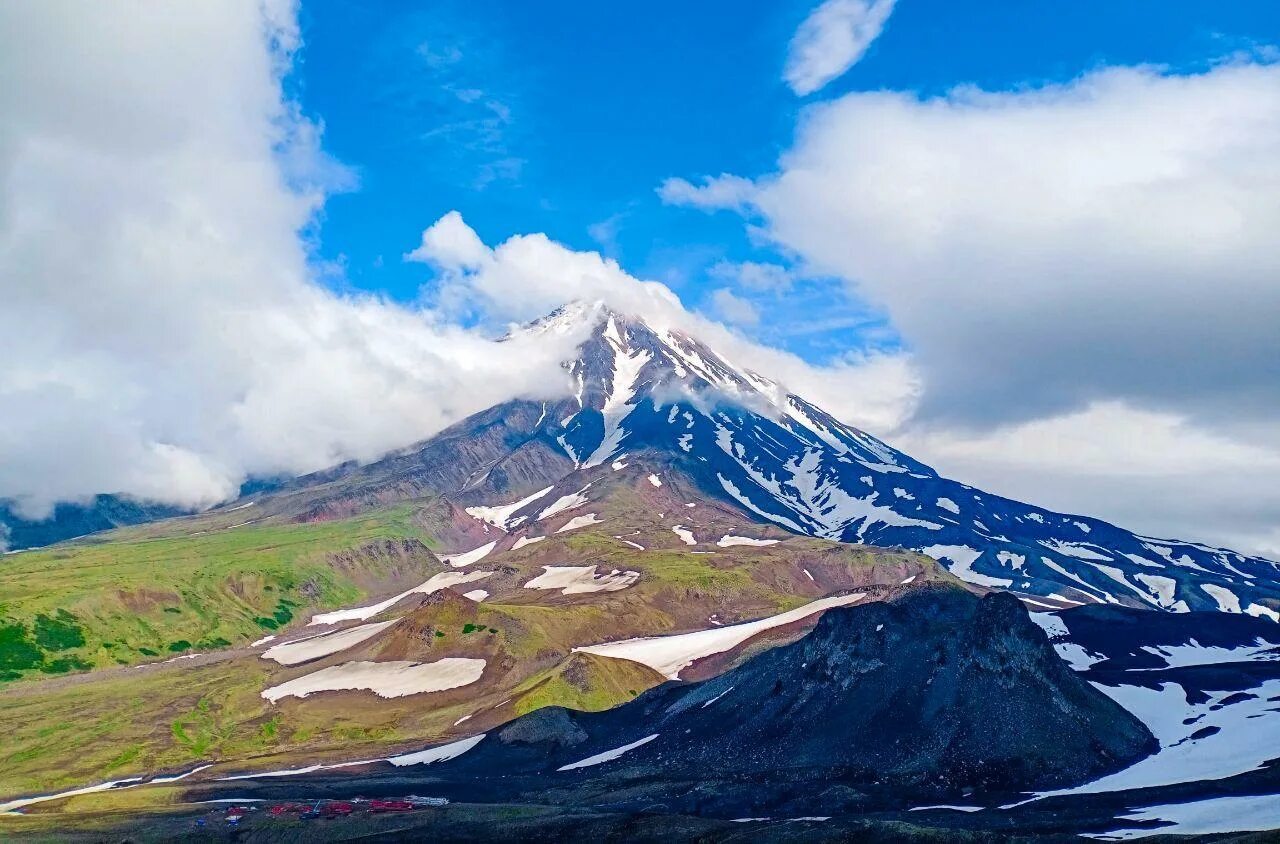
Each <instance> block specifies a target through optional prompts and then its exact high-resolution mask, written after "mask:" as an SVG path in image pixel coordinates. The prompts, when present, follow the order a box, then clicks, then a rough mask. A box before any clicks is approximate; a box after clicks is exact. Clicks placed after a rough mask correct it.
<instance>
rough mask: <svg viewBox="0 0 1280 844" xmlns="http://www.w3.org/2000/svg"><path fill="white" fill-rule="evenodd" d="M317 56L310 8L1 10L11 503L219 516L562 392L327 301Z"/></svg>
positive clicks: (4, 348) (534, 364)
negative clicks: (315, 230)
mask: <svg viewBox="0 0 1280 844" xmlns="http://www.w3.org/2000/svg"><path fill="white" fill-rule="evenodd" d="M103 33H110V37H105V36H104V35H103ZM297 46H298V32H297V26H296V20H295V9H294V7H293V5H292V4H290V3H270V4H265V5H259V4H257V3H217V2H204V3H182V4H170V5H165V6H160V7H156V8H154V9H151V10H149V11H148V13H147V14H145V15H123V16H122V15H121V14H120V11H119V10H118V9H114V8H111V7H107V6H102V5H84V4H78V3H70V2H65V3H57V2H49V3H39V4H6V5H4V6H2V7H0V77H2V78H4V79H5V80H6V84H5V85H4V86H0V113H3V114H4V115H5V119H4V120H3V121H0V267H2V268H3V269H2V270H0V407H3V408H4V410H3V412H2V413H0V498H3V497H11V496H12V497H18V498H19V499H20V503H21V504H22V505H23V506H24V508H25V510H26V512H28V513H32V514H35V513H38V512H40V511H41V510H42V509H43V508H45V507H47V506H48V505H49V504H51V503H52V502H53V501H55V500H59V499H69V498H76V497H80V496H85V495H88V494H92V493H97V492H110V491H122V492H128V493H132V494H135V495H139V496H144V497H152V498H156V499H161V500H165V501H170V502H176V503H181V504H187V505H202V504H209V503H212V502H214V501H217V500H218V499H220V498H223V497H226V496H227V495H229V494H231V493H233V492H234V490H235V489H236V485H237V484H238V483H239V481H240V480H241V479H242V478H243V477H244V476H245V474H246V473H250V472H259V473H266V472H276V471H286V472H301V471H307V470H311V469H318V468H321V467H324V466H327V465H330V464H332V463H333V462H335V461H337V460H342V459H347V458H356V459H369V458H372V457H375V456H377V455H378V454H381V453H382V452H384V451H386V450H388V449H391V448H395V447H398V446H401V445H404V444H406V443H408V442H411V441H413V440H415V439H418V438H420V437H423V436H426V435H428V434H430V433H432V432H434V431H435V430H438V429H439V428H441V427H443V426H444V425H446V424H448V423H450V422H452V421H454V420H456V419H458V418H460V417H461V416H463V415H465V414H468V413H471V412H474V411H476V410H479V409H481V408H483V407H485V406H488V405H490V404H492V403H494V402H495V401H499V400H501V399H503V398H506V397H509V396H510V395H512V394H514V393H516V392H519V391H520V390H521V389H528V388H527V387H522V386H521V385H538V386H540V387H541V388H543V389H548V390H553V389H555V386H556V385H557V384H559V383H560V382H559V369H558V366H557V362H558V361H557V359H558V357H559V355H558V354H557V353H556V351H555V350H547V351H546V352H545V353H540V352H538V351H537V350H533V349H528V348H509V349H508V348H506V345H507V344H502V346H501V347H499V346H497V345H496V344H493V343H491V342H488V341H487V340H485V339H484V338H482V337H480V336H478V335H475V334H473V333H469V332H466V331H463V330H461V329H458V328H456V327H452V326H450V325H447V324H444V323H443V322H441V321H440V319H439V318H438V317H437V316H436V315H434V314H432V313H430V312H421V311H410V310H407V309H404V308H401V307H398V306H395V305H392V304H389V303H387V302H384V301H381V300H379V299H376V298H371V297H366V298H358V297H343V296H336V295H334V294H332V293H330V292H328V291H327V290H325V289H324V288H322V287H321V286H319V285H317V284H316V283H314V282H313V280H312V278H311V269H310V268H309V266H308V254H307V252H306V250H305V246H304V244H305V239H304V237H303V236H302V234H301V233H303V232H304V231H305V230H306V228H307V226H308V225H309V224H310V222H311V220H312V217H313V215H314V213H315V212H316V210H317V209H318V208H319V207H320V204H321V202H322V201H323V198H324V195H325V191H326V189H327V188H331V187H332V186H333V185H334V180H335V177H341V176H342V170H341V168H339V167H337V166H336V165H335V164H333V162H331V161H328V160H327V159H325V157H324V156H323V154H322V153H321V152H320V150H319V147H318V144H317V140H318V136H319V128H318V127H317V126H315V125H313V124H311V123H308V122H307V121H305V120H304V119H302V118H301V117H300V116H299V114H298V111H297V107H296V106H295V105H294V104H293V103H291V102H289V101H288V100H287V99H286V98H285V97H284V95H283V93H282V87H281V74H282V73H284V72H286V71H287V69H288V67H289V64H290V51H291V50H292V49H294V48H296V47H297ZM467 231H469V230H467ZM446 234H447V233H446ZM454 234H457V232H454ZM442 237H443V234H442ZM452 245H453V253H452V256H453V259H454V260H455V261H457V262H465V261H466V260H468V257H469V256H468V254H467V252H466V247H467V244H466V243H465V242H464V241H461V240H457V241H454V242H453V244H452ZM471 246H472V247H474V246H475V244H474V243H473V244H471ZM472 257H473V256H472Z"/></svg>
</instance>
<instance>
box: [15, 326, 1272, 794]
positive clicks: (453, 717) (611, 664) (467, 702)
mask: <svg viewBox="0 0 1280 844" xmlns="http://www.w3.org/2000/svg"><path fill="white" fill-rule="evenodd" d="M523 330H526V331H530V332H535V333H536V332H552V333H556V332H569V331H573V332H579V333H580V336H582V337H583V338H584V340H583V342H582V344H581V346H580V347H579V352H578V355H577V357H576V358H575V359H573V360H571V361H568V362H567V363H566V371H567V374H568V378H569V380H570V382H571V383H570V389H569V392H568V394H567V395H566V396H565V397H564V398H562V399H558V400H547V401H542V400H537V401H533V400H516V401H512V402H508V403H505V404H502V405H499V406H497V407H494V408H491V409H489V410H486V411H484V412H482V413H479V414H476V415H475V416H472V417H470V418H468V419H466V420H463V421H461V422H459V423H458V424H456V425H454V426H453V427H452V428H450V429H447V430H446V431H443V432H441V433H440V434H438V435H436V436H434V437H432V438H430V439H429V440H426V441H424V442H421V443H418V444H416V445H414V446H410V447H407V448H405V449H402V450H400V451H398V452H396V453H394V454H390V455H388V456H387V457H385V458H383V459H382V460H379V461H376V462H374V463H371V464H369V465H364V466H357V465H343V466H338V467H335V468H333V469H331V470H327V471H325V472H321V473H317V474H314V475H310V476H306V477H302V478H298V479H296V480H294V481H291V482H288V483H285V484H282V485H281V486H280V487H278V488H275V489H273V490H271V491H269V492H261V493H259V494H255V495H254V496H252V497H247V498H246V499H244V500H241V501H237V502H232V503H229V504H227V505H225V506H223V507H220V508H217V509H215V510H212V511H210V512H207V513H204V514H200V515H198V516H192V517H186V518H179V519H172V520H168V521H163V522H157V523H154V524H148V525H145V526H141V527H134V528H129V529H124V530H118V531H113V532H110V533H106V534H99V535H95V536H93V537H87V538H84V539H81V540H77V541H75V542H71V543H65V544H62V545H57V546H53V547H50V548H46V549H39V550H35V551H29V552H24V553H22V554H15V555H7V556H5V557H4V558H3V562H2V563H0V591H3V594H4V595H5V603H4V605H3V607H0V672H2V673H0V683H4V684H5V687H4V688H3V689H0V728H3V729H4V731H5V733H6V736H7V738H8V743H7V746H6V748H5V751H6V753H7V755H5V756H4V757H3V758H0V762H2V763H3V764H0V795H4V796H5V797H9V796H15V797H16V796H20V795H24V794H32V793H35V792H39V791H47V790H52V789H58V788H68V787H72V786H78V785H84V784H88V783H95V782H101V781H103V780H106V779H114V778H124V777H129V776H147V775H155V774H160V773H178V772H183V771H186V770H189V769H191V768H194V767H197V766H199V765H204V764H212V765H213V766H214V767H213V768H209V769H205V770H204V771H202V772H201V773H198V774H195V775H193V777H192V779H193V780H196V779H200V778H212V777H215V776H219V775H222V774H225V773H228V772H232V773H249V772H252V771H264V770H270V769H274V768H291V767H306V766H308V765H312V764H337V763H341V762H348V761H352V760H361V759H378V758H385V757H386V756H388V755H392V754H395V753H399V752H404V751H409V750H412V749H415V748H421V747H422V745H423V743H424V742H438V741H447V740H450V739H453V738H463V737H466V736H469V735H474V734H475V732H476V731H477V730H480V731H484V730H489V729H492V728H494V727H496V726H497V725H499V724H501V723H503V722H505V721H507V720H510V719H511V718H512V717H515V716H517V715H520V714H523V713H526V712H529V711H531V710H533V709H535V708H537V707H540V706H549V705H557V704H559V705H566V706H573V707H575V708H583V709H601V708H605V707H608V706H613V705H616V704H619V703H623V702H625V701H627V700H630V699H631V698H633V697H634V696H635V695H637V694H639V693H640V692H643V691H644V690H645V689H646V688H648V687H650V686H653V685H656V684H657V683H659V682H661V681H662V680H663V679H669V678H673V677H679V678H680V679H684V680H696V679H700V678H705V677H708V676H712V675H714V674H715V673H717V672H719V671H722V670H724V669H726V668H730V667H732V666H734V665H736V664H739V663H740V662H741V661H742V660H743V659H744V658H746V657H748V656H750V655H752V654H755V653H758V652H760V651H761V650H764V649H766V648H767V647H768V646H770V645H772V644H776V643H778V642H786V641H792V640H794V639H795V638H796V637H798V636H799V635H801V634H802V633H803V632H804V630H805V629H806V627H807V626H808V625H812V624H813V623H814V621H815V620H816V617H817V616H816V613H817V612H818V611H820V610H822V609H828V608H830V607H833V606H836V605H838V604H840V603H855V602H864V603H865V602H870V601H873V600H877V599H880V598H886V597H889V598H891V597H893V596H894V595H896V594H898V593H899V592H902V591H909V590H910V589H912V588H914V587H917V586H920V585H921V584H924V583H927V582H947V583H952V584H955V583H960V582H961V581H963V582H964V583H965V585H966V587H967V588H968V589H970V590H971V591H974V592H978V593H982V592H986V591H988V590H991V589H1000V590H1005V591H1009V592H1012V593H1015V594H1017V595H1018V596H1019V597H1020V598H1021V599H1022V600H1023V601H1024V602H1026V603H1027V604H1028V605H1029V606H1032V607H1036V608H1039V609H1058V608H1062V607H1070V606H1075V605H1077V604H1081V603H1084V604H1104V603H1105V604H1110V605H1116V606H1121V607H1125V606H1128V607H1145V608H1149V609H1163V610H1170V611H1177V612H1181V611H1183V610H1188V609H1191V610H1196V609H1203V610H1217V611H1220V612H1223V613H1228V614H1234V615H1246V614H1247V615H1252V616H1256V617H1257V618H1259V619H1264V620H1266V621H1265V623H1268V624H1269V623H1272V622H1271V619H1274V618H1280V603H1278V602H1277V595H1280V591H1278V590H1277V586H1276V572H1277V567H1276V564H1275V563H1272V562H1270V561H1267V560H1262V559H1258V558H1250V557H1246V556H1243V555H1239V554H1235V553H1234V552H1230V551H1225V550H1222V549H1213V548H1207V547H1204V546H1199V545H1194V544H1190V543H1179V542H1172V541H1166V540H1155V539H1151V538H1146V537H1140V536H1137V535H1134V534H1131V533H1128V532H1125V531H1123V530H1121V529H1119V528H1116V527H1114V526H1111V525H1107V524H1106V523H1104V522H1100V521H1098V520H1094V519H1088V518H1084V517H1075V516H1066V515H1062V514H1055V513H1051V512H1050V511H1046V510H1042V509H1039V508H1035V507H1031V506H1028V505H1024V504H1020V503H1018V502H1013V501H1009V500H1007V499H1002V498H999V497H997V496H992V495H988V494H986V493H982V492H980V491H978V490H974V489H972V488H970V487H966V486H964V485H963V484H959V483H957V482H955V481H951V480H948V479H945V478H942V477H940V476H938V475H937V473H935V472H934V471H933V470H931V469H930V468H929V467H927V466H924V465H923V464H921V463H919V462H918V461H915V460H913V459H912V458H910V457H909V456H907V455H905V454H902V453H901V452H898V451H896V450H894V449H892V448H891V447H889V446H888V445H886V444H884V443H883V442H880V441H879V440H877V439H875V438H874V437H871V436H869V435H868V434H866V433H864V432H861V431H858V430H856V429H854V428H851V427H849V426H846V425H843V424H841V423H840V422H838V421H836V420H835V419H833V418H832V417H830V416H829V415H827V414H825V413H824V412H822V411H821V410H819V409H818V408H816V407H814V406H813V405H811V404H809V403H808V402H806V401H804V400H803V399H802V398H801V397H799V396H796V395H794V394H791V393H789V392H787V391H786V390H785V389H784V388H783V387H782V386H781V385H779V384H777V383H776V382H773V381H770V380H768V379H767V378H764V377H763V376H760V375H759V374H757V373H754V372H752V371H751V370H749V369H746V368H743V367H740V366H735V365H734V364H733V363H731V362H730V361H728V360H726V359H725V358H723V357H722V356H720V355H718V354H717V353H716V352H715V351H714V350H712V349H711V348H709V347H708V346H706V345H705V344H703V343H700V342H699V341H698V340H696V339H695V338H692V337H690V336H689V335H687V334H685V333H683V332H680V331H678V330H677V329H675V328H672V327H664V326H653V325H650V324H649V323H647V322H645V321H644V320H639V319H636V318H633V317H627V316H624V315H620V314H617V313H614V312H611V311H609V310H608V309H607V308H605V307H603V306H601V305H599V304H584V305H577V306H574V307H570V308H566V309H564V310H562V311H561V312H558V313H557V314H555V315H553V316H552V317H549V318H547V319H545V320H541V321H539V322H537V323H535V324H533V325H531V326H529V327H527V328H525V329H523ZM944 566H945V568H944ZM806 607H807V608H808V609H805V608H806ZM802 610H803V612H802ZM797 613H799V614H798V615H797ZM1259 623H1263V622H1261V621H1260V622H1259ZM747 624H750V625H751V626H746V625H747ZM366 625H368V626H366ZM738 625H740V626H738ZM730 628H732V629H730ZM722 629H725V630H727V633H726V632H716V631H719V630H722ZM366 634H367V635H366ZM744 634H745V635H744ZM304 637H308V638H309V637H314V639H313V640H312V641H310V642H300V641H298V640H300V639H302V638H304ZM655 637H667V638H663V639H661V640H659V641H656V642H655V641H652V640H654V638H655ZM636 639H640V640H649V641H639V642H637V641H631V640H636ZM277 648H279V650H276V649H277ZM268 651H271V652H272V653H271V655H268ZM282 656H287V658H284V659H279V658H277V657H282ZM619 657H621V658H619ZM171 660H176V661H171ZM446 660H452V662H447V663H446V662H445V661H446ZM459 660H463V661H466V662H458V661H459ZM436 663H441V664H442V665H441V666H439V667H438V670H437V668H431V667H429V666H432V665H434V664H436ZM479 663H483V667H481V666H480V665H479ZM138 666H142V667H138ZM424 666H427V667H424ZM466 666H470V668H469V669H468V671H467V672H461V669H462V668H463V667H466ZM446 669H448V672H446ZM477 671H478V673H477ZM433 672H434V673H436V674H443V673H449V672H452V673H449V676H451V677H453V678H454V679H460V678H469V679H468V681H467V682H465V683H463V684H461V685H454V686H450V687H448V688H440V687H439V686H440V683H439V677H438V676H436V677H432V676H431V675H432V674H433ZM460 672H461V673H460ZM468 672H469V673H468ZM392 674H394V675H395V678H396V679H395V682H394V683H390V682H389V681H388V680H387V677H386V676H383V675H392ZM51 675H65V676H51ZM371 677H372V679H371ZM405 678H416V679H417V680H420V681H422V685H419V686H414V685H412V684H409V685H406V684H405V683H406V682H407V681H406V680H405ZM290 684H292V685H290ZM360 684H363V685H360ZM293 691H301V692H304V694H302V695H299V694H294V693H290V692H293ZM388 692H394V693H395V694H393V695H388V694H386V693H388ZM264 695H266V696H265V697H264Z"/></svg>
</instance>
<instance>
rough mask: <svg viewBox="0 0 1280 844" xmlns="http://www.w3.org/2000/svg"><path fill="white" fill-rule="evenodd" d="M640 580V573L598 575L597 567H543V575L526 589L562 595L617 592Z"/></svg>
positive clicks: (532, 581)
mask: <svg viewBox="0 0 1280 844" xmlns="http://www.w3.org/2000/svg"><path fill="white" fill-rule="evenodd" d="M639 579H640V572H638V571H618V570H617V569H614V570H613V571H611V572H609V573H608V574H596V566H543V567H542V574H540V575H538V576H537V577H535V578H534V579H533V580H530V581H529V582H528V583H526V584H525V585H524V588H525V589H559V590H560V594H561V595H577V594H581V593H583V592H617V591H618V590H620V589H626V588H627V587H628V586H630V585H631V584H633V583H635V582H636V581H637V580H639Z"/></svg>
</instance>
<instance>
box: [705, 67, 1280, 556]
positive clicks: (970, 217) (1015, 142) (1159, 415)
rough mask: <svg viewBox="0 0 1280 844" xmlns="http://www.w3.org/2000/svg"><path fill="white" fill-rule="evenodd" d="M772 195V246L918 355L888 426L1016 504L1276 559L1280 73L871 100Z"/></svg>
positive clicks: (904, 443) (766, 182)
mask: <svg viewBox="0 0 1280 844" xmlns="http://www.w3.org/2000/svg"><path fill="white" fill-rule="evenodd" d="M1259 55H1263V54H1261V53H1259ZM722 178H728V177H722ZM755 183H756V186H757V187H756V190H755V191H754V192H753V191H752V190H751V189H750V188H747V187H746V186H742V185H739V187H738V192H739V193H740V195H741V196H744V197H747V199H746V200H744V201H745V202H746V203H747V206H746V207H745V209H744V210H745V211H746V212H747V213H749V214H750V216H751V218H752V222H751V230H752V232H753V233H755V234H756V235H757V236H763V237H766V238H771V239H772V240H773V242H774V243H776V244H778V245H779V246H781V247H782V248H784V249H785V250H786V252H787V253H788V254H790V255H794V256H795V259H796V260H797V261H799V262H800V263H801V266H802V267H803V268H804V272H805V274H806V275H819V276H824V275H831V276H835V277H840V278H844V279H846V280H847V282H848V284H849V285H850V287H851V289H852V291H853V292H854V293H855V294H856V295H858V296H860V297H862V298H863V299H864V300H865V301H867V302H869V303H870V304H872V305H873V306H874V307H876V308H882V309H884V312H885V313H887V315H888V317H889V319H890V320H891V322H892V325H893V326H894V328H895V329H896V330H897V331H898V332H899V335H900V336H901V337H902V339H903V341H904V343H905V344H906V345H907V346H908V347H909V348H910V349H911V356H910V359H909V360H908V359H905V358H901V357H899V358H896V359H895V360H896V361H897V362H898V363H899V364H900V365H902V366H904V367H905V369H906V372H905V373H902V374H900V377H898V378H895V379H891V380H890V381H889V389H890V390H891V392H893V391H896V392H897V394H898V395H899V399H898V400H895V401H892V402H889V403H887V405H886V410H887V412H885V413H882V414H880V417H879V418H880V419H881V420H882V421H883V422H884V426H883V427H874V426H873V427H872V428H871V430H872V431H873V432H874V433H877V434H880V435H882V436H885V437H886V438H887V439H888V440H889V441H890V442H892V443H894V444H896V445H899V446H901V447H903V448H904V449H905V450H907V451H908V452H911V453H913V454H914V455H915V456H917V457H919V458H920V459H923V460H925V461H926V462H930V463H932V464H933V465H935V466H936V467H937V468H939V469H940V470H941V471H943V472H944V473H946V474H949V475H950V476H952V477H957V478H960V479H961V480H964V481H966V482H969V483H973V484H976V485H979V486H984V487H986V488H989V489H991V490H993V491H995V492H999V493H1002V494H1005V495H1010V496H1012V497H1015V498H1019V499H1022V500H1027V501H1033V502H1036V503H1039V504H1043V505H1046V506H1050V507H1055V508H1058V509H1063V510H1068V511H1075V512H1081V513H1085V514H1090V515H1096V516H1101V517H1103V518H1108V519H1111V520H1113V521H1115V522H1117V523H1119V524H1122V525H1125V526H1127V527H1130V528H1134V529H1137V530H1140V531H1145V532H1149V533H1165V534H1169V535H1173V536H1183V537H1188V538H1193V539H1195V538H1200V539H1204V540H1208V541H1212V542H1219V543H1225V544H1228V545H1234V546H1237V547H1240V548H1242V549H1244V550H1256V551H1263V552H1266V553H1270V554H1272V555H1273V556H1274V555H1276V553H1277V550H1278V549H1280V528H1277V525H1278V524H1280V492H1278V491H1277V489H1278V488H1277V486H1276V484H1275V482H1274V477H1275V471H1276V466H1277V460H1280V433H1277V429H1276V427H1275V425H1274V419H1275V415H1276V413H1277V412H1280V379H1277V378H1276V374H1275V361H1277V360H1280V332H1277V331H1276V330H1275V325H1274V322H1275V319H1274V315H1275V314H1277V313H1280V285H1277V284H1276V279H1277V278H1280V250H1277V249H1276V247H1275V237H1274V232H1275V231H1277V230H1280V65H1277V64H1268V63H1266V61H1265V55H1263V59H1262V60H1250V59H1249V58H1248V57H1244V58H1241V57H1236V58H1234V59H1233V60H1232V61H1230V62H1226V63H1220V64H1218V65H1215V66H1214V67H1212V68H1211V69H1210V70H1208V71H1205V72H1202V73H1195V74H1173V73H1169V72H1167V71H1163V70H1160V69H1156V68H1146V67H1140V68H1112V69H1103V70H1099V71H1096V72H1093V73H1089V74H1086V75H1084V76H1082V77H1081V78H1079V79H1076V80H1074V81H1072V82H1070V83H1068V84H1064V85H1050V86H1044V87H1040V88H1035V87H1028V88H1021V89H1017V90H1014V91H1010V92H996V93H992V92H984V91H980V90H976V89H972V88H962V89H957V90H955V91H953V92H951V93H949V94H947V95H945V96H941V97H934V98H928V99H922V98H920V97H918V96H916V95H913V94H910V93H900V92H876V93H854V94H849V95H847V96H844V97H841V98H839V99H836V100H834V101H831V102H827V103H823V104H819V105H815V106H813V107H810V108H809V109H807V110H806V111H805V112H803V114H802V119H801V121H800V124H799V128H798V132H797V137H796V141H795V143H794V146H793V148H792V149H790V150H789V151H788V152H786V153H785V154H784V155H783V156H782V158H781V160H780V163H779V169H778V172H777V173H775V174H772V175H768V176H765V177H763V178H760V179H757V180H756V181H755ZM735 184H736V183H735ZM911 378H915V379H918V380H917V381H916V387H917V389H916V391H915V393H914V394H912V393H911V392H910V391H909V390H907V389H905V388H904V387H903V386H902V385H903V384H904V383H907V381H909V380H910V379H911ZM912 395H914V400H912V399H911V398H902V397H903V396H908V397H910V396H912ZM895 413H898V414H899V415H897V416H896V417H895V415H894V414H895Z"/></svg>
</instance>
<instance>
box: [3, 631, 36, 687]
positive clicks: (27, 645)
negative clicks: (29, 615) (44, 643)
mask: <svg viewBox="0 0 1280 844" xmlns="http://www.w3.org/2000/svg"><path fill="white" fill-rule="evenodd" d="M43 661H44V654H42V653H41V652H40V648H39V647H37V646H36V643H35V642H34V641H32V640H31V637H30V636H29V634H28V631H27V626H26V625H25V624H20V623H17V622H14V623H10V624H4V625H0V670H3V671H5V672H6V674H8V675H17V676H21V675H20V674H18V672H20V671H23V670H25V669H28V668H35V667H36V666H38V665H39V664H40V663H41V662H43Z"/></svg>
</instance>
